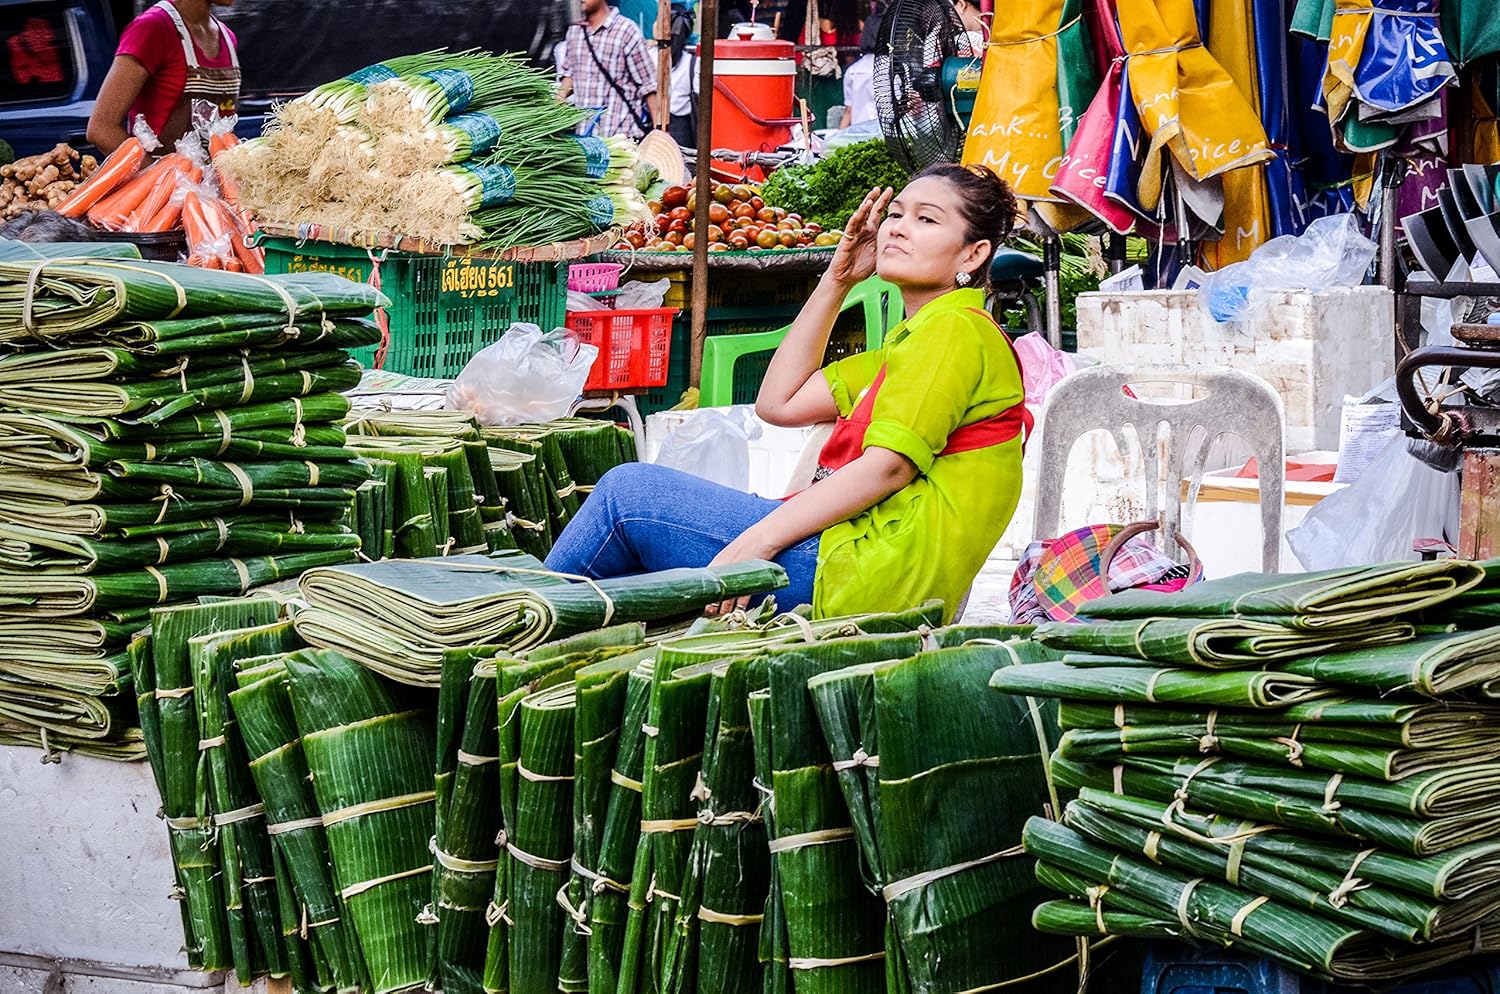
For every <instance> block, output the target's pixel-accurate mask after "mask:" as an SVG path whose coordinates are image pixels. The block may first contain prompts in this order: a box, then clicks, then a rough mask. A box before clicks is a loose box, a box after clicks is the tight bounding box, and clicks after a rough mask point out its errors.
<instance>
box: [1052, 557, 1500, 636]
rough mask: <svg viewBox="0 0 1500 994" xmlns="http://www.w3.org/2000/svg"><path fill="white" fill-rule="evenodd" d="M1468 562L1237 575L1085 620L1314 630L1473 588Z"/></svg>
mask: <svg viewBox="0 0 1500 994" xmlns="http://www.w3.org/2000/svg"><path fill="white" fill-rule="evenodd" d="M1484 576H1485V573H1484V570H1483V569H1482V568H1481V567H1479V566H1477V565H1475V564H1473V563H1468V562H1459V561H1457V560H1447V561H1443V562H1428V563H1406V562H1403V563H1385V564H1381V565H1376V566H1357V567H1348V568H1345V569H1335V570H1323V571H1320V572H1315V573H1284V574H1279V575H1278V574H1274V573H1241V574H1238V575H1237V576H1229V577H1225V578H1224V579H1222V580H1209V581H1206V582H1204V583H1195V584H1193V585H1191V586H1189V587H1185V588H1184V589H1182V590H1180V591H1177V592H1175V593H1170V594H1163V593H1157V592H1154V591H1145V590H1127V591H1124V592H1123V593H1118V594H1111V595H1110V596H1108V597H1101V598H1099V599H1098V600H1095V601H1090V602H1089V603H1088V604H1087V605H1086V606H1085V607H1083V608H1082V609H1081V613H1082V614H1083V615H1084V616H1085V617H1087V618H1090V619H1101V620H1106V621H1109V620H1128V619H1140V618H1155V617H1164V618H1224V617H1232V618H1241V619H1248V620H1253V621H1270V622H1275V623H1277V624H1281V625H1285V626H1287V627H1290V628H1299V629H1304V630H1308V631H1316V630H1319V629H1324V628H1332V627H1338V626H1346V625H1367V624H1370V623H1372V622H1379V621H1386V620H1389V619H1393V618H1399V617H1401V616H1403V615H1409V614H1414V613H1416V612H1418V611H1423V610H1427V609H1430V608H1433V607H1436V606H1438V605H1440V604H1443V603H1445V602H1447V601H1450V600H1452V599H1453V598H1454V597H1456V596H1458V595H1459V594H1461V593H1463V592H1464V591H1466V590H1470V589H1472V588H1474V587H1477V586H1479V584H1480V583H1481V581H1483V579H1484Z"/></svg>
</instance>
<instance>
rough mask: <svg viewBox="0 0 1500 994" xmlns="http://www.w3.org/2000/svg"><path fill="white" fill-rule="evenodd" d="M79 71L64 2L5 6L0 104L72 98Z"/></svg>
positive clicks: (0, 13) (0, 28) (0, 21)
mask: <svg viewBox="0 0 1500 994" xmlns="http://www.w3.org/2000/svg"><path fill="white" fill-rule="evenodd" d="M77 75H78V69H77V66H76V65H75V62H74V52H73V41H72V38H71V36H70V34H69V31H68V15H67V12H66V10H65V8H64V5H63V4H60V3H23V4H6V5H3V6H0V104H19V103H31V102H34V101H42V100H58V99H62V98H64V97H67V96H70V95H71V94H72V92H73V86H74V83H75V82H76V79H77Z"/></svg>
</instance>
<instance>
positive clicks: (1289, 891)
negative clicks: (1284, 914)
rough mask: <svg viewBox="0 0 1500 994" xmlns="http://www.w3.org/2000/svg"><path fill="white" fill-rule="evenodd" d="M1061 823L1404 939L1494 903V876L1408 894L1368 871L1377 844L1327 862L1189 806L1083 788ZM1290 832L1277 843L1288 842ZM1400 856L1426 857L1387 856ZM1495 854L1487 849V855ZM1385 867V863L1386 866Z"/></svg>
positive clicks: (1454, 929) (1464, 927)
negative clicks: (1290, 854)
mask: <svg viewBox="0 0 1500 994" xmlns="http://www.w3.org/2000/svg"><path fill="white" fill-rule="evenodd" d="M1065 821H1066V823H1067V824H1068V825H1069V826H1070V827H1072V828H1074V829H1077V830H1078V831H1080V832H1082V833H1084V834H1085V835H1089V836H1092V837H1093V838H1095V839H1097V840H1099V841H1100V842H1102V843H1104V844H1105V845H1107V846H1110V847H1112V848H1115V849H1119V850H1121V851H1122V852H1128V853H1131V854H1135V853H1141V854H1143V855H1146V856H1147V858H1148V859H1151V860H1152V861H1153V862H1157V863H1163V864H1166V865H1169V866H1175V867H1177V868H1178V869H1180V870H1186V871H1188V872H1190V873H1192V874H1194V875H1203V876H1208V877H1211V878H1213V879H1218V880H1223V881H1225V882H1226V883H1228V884H1230V885H1232V886H1236V887H1243V888H1245V889H1246V890H1249V891H1253V892H1254V893H1257V894H1264V895H1267V896H1268V897H1271V898H1274V899H1275V900H1278V901H1285V902H1286V903H1288V904H1290V905H1292V906H1294V907H1300V908H1302V909H1304V910H1307V911H1311V912H1313V913H1315V914H1320V915H1323V916H1324V917H1328V918H1333V919H1336V920H1339V921H1343V922H1346V923H1348V924H1351V925H1355V926H1358V927H1360V928H1367V929H1370V930H1371V931H1374V932H1379V933H1381V934H1382V935H1387V936H1390V937H1392V938H1396V939H1401V940H1404V941H1407V942H1431V941H1435V940H1440V939H1443V938H1451V937H1453V936H1456V935H1458V934H1459V933H1461V932H1465V931H1468V930H1470V929H1472V928H1473V927H1474V926H1475V925H1476V924H1478V923H1479V922H1480V921H1481V920H1482V919H1484V918H1487V917H1489V916H1490V915H1491V914H1492V913H1493V910H1494V900H1495V896H1496V888H1497V885H1500V882H1497V881H1496V880H1495V879H1494V877H1493V876H1492V875H1491V878H1490V880H1489V881H1488V884H1487V886H1484V887H1483V888H1481V889H1479V890H1477V891H1476V892H1474V893H1472V894H1471V895H1469V896H1468V897H1466V898H1464V899H1461V900H1440V899H1436V898H1433V897H1430V896H1426V897H1423V896H1417V895H1414V894H1412V893H1411V891H1410V885H1404V886H1394V885H1391V884H1388V883H1381V882H1380V881H1378V880H1375V879H1374V878H1373V877H1370V876H1367V875H1366V874H1367V871H1366V870H1365V864H1366V863H1367V862H1369V861H1370V859H1371V858H1373V857H1374V856H1377V855H1384V854H1382V853H1380V851H1379V850H1374V851H1371V850H1364V853H1365V855H1363V856H1362V855H1360V853H1359V852H1356V851H1354V850H1346V851H1345V852H1343V853H1342V854H1341V856H1342V865H1339V864H1335V865H1333V866H1329V867H1326V868H1319V867H1316V866H1312V865H1309V864H1308V863H1305V862H1302V861H1300V860H1297V859H1295V858H1290V859H1289V858H1285V857H1280V856H1278V855H1276V853H1275V851H1274V849H1269V848H1266V847H1262V846H1259V845H1256V844H1255V843H1256V842H1257V841H1258V840H1260V839H1261V838H1262V837H1263V836H1268V835H1274V834H1276V833H1281V834H1285V833H1284V832H1283V830H1281V829H1277V828H1275V827H1274V826H1264V825H1262V826H1255V825H1250V826H1247V825H1246V824H1245V823H1243V822H1241V823H1239V825H1238V827H1237V829H1234V828H1224V827H1221V828H1220V829H1219V832H1218V834H1215V833H1214V832H1213V831H1212V829H1213V827H1214V821H1215V820H1214V819H1213V818H1212V817H1211V816H1205V815H1200V814H1197V813H1194V812H1192V811H1185V810H1184V811H1178V810H1175V809H1173V808H1169V807H1167V806H1164V805H1160V804H1154V803H1152V802H1150V801H1142V800H1137V799H1135V798H1129V797H1118V796H1115V795H1112V794H1109V793H1106V792H1104V791H1095V790H1084V791H1082V792H1080V795H1079V798H1078V800H1076V801H1074V802H1072V803H1071V804H1069V805H1068V810H1067V816H1066V818H1065ZM1295 841H1296V840H1295V839H1285V840H1283V841H1281V842H1280V843H1278V844H1279V845H1280V846H1281V848H1282V849H1283V850H1286V849H1294V848H1295V845H1294V844H1295ZM1386 859H1387V862H1389V861H1390V860H1392V859H1396V860H1402V859H1404V860H1405V862H1406V863H1408V864H1410V863H1421V862H1425V861H1417V860H1411V859H1409V858H1405V857H1399V856H1386ZM1489 859H1490V860H1491V861H1492V860H1493V853H1491V854H1490V855H1489ZM1387 869H1389V866H1387Z"/></svg>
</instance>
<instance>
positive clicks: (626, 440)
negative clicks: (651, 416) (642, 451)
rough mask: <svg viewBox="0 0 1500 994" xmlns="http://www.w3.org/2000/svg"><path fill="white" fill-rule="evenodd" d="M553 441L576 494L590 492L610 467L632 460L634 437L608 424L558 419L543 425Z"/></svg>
mask: <svg viewBox="0 0 1500 994" xmlns="http://www.w3.org/2000/svg"><path fill="white" fill-rule="evenodd" d="M544 427H546V428H547V429H548V430H549V431H550V432H551V434H552V435H553V437H555V438H556V439H557V444H558V447H559V448H560V449H561V450H562V455H563V461H564V462H565V463H566V464H567V467H568V475H569V476H570V477H572V479H573V483H574V485H575V486H577V487H578V489H579V491H580V492H587V491H589V490H592V489H593V487H594V485H595V484H597V483H598V482H599V478H600V477H601V476H603V475H604V474H605V473H607V472H609V471H610V470H611V469H613V468H614V467H616V466H618V465H620V464H621V463H625V462H634V461H635V457H636V456H635V437H634V436H633V435H631V433H630V432H629V431H626V430H625V429H623V428H620V427H619V426H617V425H614V424H612V423H610V422H608V421H594V420H590V419H588V418H560V419H558V420H556V421H552V422H549V423H548V424H547V425H545V426H544Z"/></svg>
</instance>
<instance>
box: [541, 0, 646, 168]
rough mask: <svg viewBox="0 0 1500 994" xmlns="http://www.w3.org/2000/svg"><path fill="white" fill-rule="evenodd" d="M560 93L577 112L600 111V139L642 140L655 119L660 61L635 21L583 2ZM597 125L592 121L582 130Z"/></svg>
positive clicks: (592, 0)
mask: <svg viewBox="0 0 1500 994" xmlns="http://www.w3.org/2000/svg"><path fill="white" fill-rule="evenodd" d="M559 68H560V70H561V72H562V77H563V79H562V90H561V93H560V96H561V97H562V98H563V99H565V100H566V99H567V98H568V97H569V96H572V98H573V101H574V103H576V104H577V105H578V106H579V107H582V108H585V109H589V110H596V111H599V116H598V124H597V125H596V126H594V130H593V133H594V134H596V135H627V136H629V137H631V138H637V139H639V138H644V137H645V136H646V133H647V132H648V131H650V130H651V125H652V123H653V122H654V121H655V120H656V108H655V105H654V103H653V101H652V100H651V99H650V98H651V97H652V96H653V95H654V94H655V93H656V60H655V59H654V58H653V57H652V54H651V50H650V47H649V46H648V45H647V44H646V39H645V36H644V35H642V34H641V29H640V28H639V27H637V26H636V24H635V22H634V21H632V20H630V19H629V18H626V17H624V16H622V15H621V14H620V12H619V11H618V10H616V9H615V8H614V7H611V6H609V4H608V3H606V2H605V0H583V21H582V22H581V23H579V24H575V25H573V26H572V27H570V28H568V36H567V40H566V41H565V42H564V43H563V53H562V65H561V66H560V67H559ZM591 125H594V118H593V117H592V116H590V117H589V118H587V119H586V120H585V121H584V122H583V124H582V125H581V126H580V131H585V132H586V131H587V130H588V129H589V127H590V126H591Z"/></svg>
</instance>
